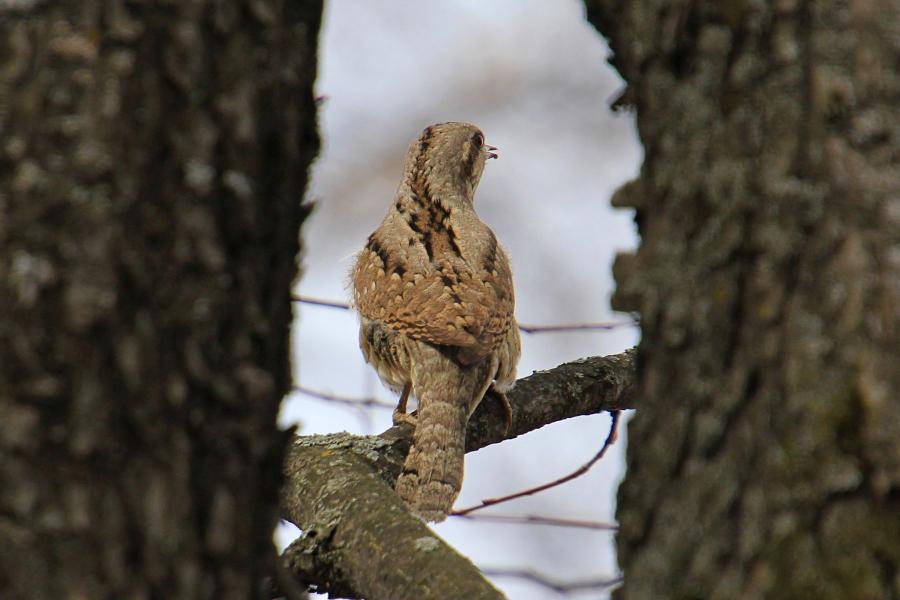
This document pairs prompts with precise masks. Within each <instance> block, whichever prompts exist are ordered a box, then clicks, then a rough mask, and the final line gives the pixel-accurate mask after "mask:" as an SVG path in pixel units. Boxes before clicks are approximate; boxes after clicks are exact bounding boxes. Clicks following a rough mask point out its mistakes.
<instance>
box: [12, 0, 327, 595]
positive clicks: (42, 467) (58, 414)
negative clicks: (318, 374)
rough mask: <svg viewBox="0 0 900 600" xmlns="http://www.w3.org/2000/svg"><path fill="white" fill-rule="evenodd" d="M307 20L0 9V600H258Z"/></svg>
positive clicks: (312, 131)
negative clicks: (69, 599)
mask: <svg viewBox="0 0 900 600" xmlns="http://www.w3.org/2000/svg"><path fill="white" fill-rule="evenodd" d="M320 13H321V2H319V1H315V0H309V1H296V2H280V1H276V0H254V1H249V2H234V3H232V2H212V1H210V0H198V1H193V2H183V3H177V2H172V3H155V2H139V3H135V2H128V3H123V2H118V1H115V0H114V1H105V2H101V1H99V0H82V1H81V2H59V3H57V2H46V3H45V2H3V3H0V459H2V460H0V540H2V542H0V597H3V598H10V599H17V598H29V599H32V598H37V599H41V598H91V599H93V598H248V597H255V596H258V595H259V589H260V586H259V583H260V580H261V575H262V572H263V571H264V570H265V569H267V568H268V567H270V566H271V563H270V562H269V561H270V560H271V558H270V557H271V556H272V555H273V554H274V552H273V548H272V541H271V536H272V528H273V525H274V523H275V520H276V517H277V514H278V513H277V502H278V491H279V486H280V482H281V476H280V469H281V461H282V457H283V454H284V449H285V444H286V436H285V434H281V433H279V432H278V431H277V429H276V424H275V416H276V411H277V408H278V405H279V402H280V400H281V398H282V396H283V395H284V394H285V392H286V391H287V390H288V388H289V385H290V373H289V364H288V357H289V347H288V327H289V324H290V322H291V304H290V296H289V293H290V287H291V284H292V282H293V280H294V278H295V276H296V257H297V254H298V251H299V245H298V229H299V226H300V223H301V222H302V221H303V219H304V217H305V216H306V214H307V212H308V211H307V209H306V208H304V207H303V206H302V205H301V199H302V195H303V192H304V189H305V186H306V180H307V176H306V173H307V167H308V165H309V163H310V161H311V160H312V158H313V157H314V156H315V154H316V152H317V149H318V135H317V133H316V126H315V105H314V100H313V95H312V83H313V80H314V77H315V72H316V42H317V33H318V27H319V19H320Z"/></svg>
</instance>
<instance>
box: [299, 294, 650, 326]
mask: <svg viewBox="0 0 900 600" xmlns="http://www.w3.org/2000/svg"><path fill="white" fill-rule="evenodd" d="M291 300H293V301H294V302H302V303H304V304H312V305H314V306H324V307H327V308H339V309H342V310H349V309H350V305H349V304H348V303H346V302H337V301H334V300H320V299H318V298H310V297H309V296H291ZM636 325H637V321H635V320H630V321H611V322H608V323H572V324H566V325H531V324H527V323H519V330H520V331H522V332H523V333H529V334H531V333H559V332H572V331H608V330H610V329H618V328H620V327H633V326H636Z"/></svg>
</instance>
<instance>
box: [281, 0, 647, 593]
mask: <svg viewBox="0 0 900 600" xmlns="http://www.w3.org/2000/svg"><path fill="white" fill-rule="evenodd" d="M583 12H584V8H583V5H582V3H581V2H579V1H576V0H565V1H562V0H561V1H558V2H544V1H538V0H532V1H524V0H495V1H494V2H490V3H486V2H479V1H477V0H469V1H466V0H456V1H454V2H443V3H414V2H409V1H402V0H383V1H381V2H377V3H375V2H371V3H363V2H353V1H351V0H332V1H330V2H327V3H326V10H325V17H324V22H323V28H322V33H321V38H320V50H319V56H320V65H319V79H318V83H317V94H319V95H320V96H321V97H322V105H321V112H320V129H321V133H322V137H323V147H322V152H321V154H320V156H319V159H318V161H317V163H316V164H315V166H314V173H313V178H312V186H311V189H310V192H309V197H310V198H311V199H314V200H316V202H317V208H316V211H315V213H314V215H313V217H312V218H311V219H310V220H309V221H308V225H307V226H306V228H305V230H304V231H303V237H304V245H305V247H306V248H307V251H306V255H305V257H304V260H303V266H304V273H303V278H302V280H301V281H300V282H299V283H298V285H297V287H296V289H295V292H296V293H298V294H301V295H304V296H309V297H314V298H320V299H327V300H334V301H346V300H347V298H348V293H347V289H346V284H347V279H348V271H349V269H350V267H351V264H352V257H353V254H354V253H355V252H356V251H357V250H359V249H360V248H361V247H362V245H363V243H364V242H365V239H366V237H367V236H368V234H369V233H371V231H372V230H374V229H375V228H376V227H377V226H378V224H379V223H380V221H381V219H382V217H383V216H384V213H385V212H386V211H387V207H388V204H389V202H390V200H391V199H392V197H393V195H394V192H395V190H396V188H397V185H398V184H399V182H400V177H401V173H402V165H403V156H404V153H405V151H406V148H407V146H408V145H409V143H410V141H412V140H413V139H414V138H415V137H417V136H418V134H419V133H420V132H421V130H422V129H423V128H425V127H426V126H428V125H430V124H433V123H437V122H442V121H469V122H472V123H475V124H476V125H478V126H479V127H481V128H482V130H483V131H484V132H485V136H486V138H487V143H489V144H492V145H494V146H497V147H499V149H500V150H499V154H500V159H499V160H497V161H491V162H489V163H488V165H487V168H486V170H485V174H484V177H483V179H482V182H481V186H480V188H479V190H478V193H477V194H476V209H477V210H478V213H479V214H480V216H481V218H482V220H484V221H485V222H486V223H488V224H489V225H490V226H491V227H492V228H493V229H494V231H495V233H496V234H497V236H498V238H499V239H500V240H501V242H502V243H503V245H504V246H505V247H506V249H507V252H508V253H509V255H510V258H511V260H512V265H513V274H514V279H515V285H516V300H517V302H516V315H517V318H518V319H519V321H520V322H522V323H528V324H560V323H566V324H569V323H583V322H605V321H627V320H629V317H628V315H622V314H616V313H613V312H612V311H611V309H610V308H609V297H610V294H611V293H612V290H613V286H614V283H613V280H612V276H611V272H610V270H611V264H612V259H613V257H614V255H615V253H616V252H618V251H621V250H627V249H631V248H633V247H635V245H636V244H637V239H636V234H635V228H634V226H633V223H632V214H631V213H630V212H629V211H620V210H613V209H611V208H610V206H609V197H610V195H611V194H612V192H613V191H614V190H615V189H616V188H617V187H618V186H619V185H621V184H622V183H624V182H625V181H627V180H629V179H631V178H633V177H634V176H635V175H636V174H637V171H638V168H639V165H640V161H641V148H640V145H639V143H638V140H637V135H636V131H635V125H634V118H633V115H632V114H629V113H613V112H612V111H610V110H609V108H608V105H609V101H610V100H611V99H612V98H614V97H615V96H616V94H617V92H618V91H619V90H620V88H621V86H622V82H621V80H620V79H619V77H618V76H617V75H616V73H615V72H614V71H613V70H612V69H611V68H610V67H609V66H608V65H607V64H606V57H607V54H608V52H609V50H608V48H607V45H606V43H605V41H604V40H603V39H602V38H601V37H600V36H599V35H598V34H597V33H596V31H595V30H594V29H593V28H592V27H590V26H589V25H588V24H587V23H586V22H585V21H584V15H583ZM295 312H296V321H295V324H294V330H293V348H294V359H295V360H294V364H295V373H294V377H295V384H296V385H297V386H302V387H303V388H307V389H310V390H316V391H320V392H325V393H328V394H334V395H337V396H342V397H351V398H363V397H374V398H378V399H380V400H384V401H386V402H387V403H394V402H395V401H396V398H395V397H394V396H393V395H392V394H391V393H390V392H389V391H388V390H386V389H384V388H383V387H382V386H381V384H380V382H379V381H378V379H377V377H376V375H375V373H374V371H372V369H371V368H370V367H368V366H367V365H366V364H365V363H364V362H363V360H362V356H361V354H360V352H359V348H358V345H357V320H356V317H355V315H354V314H353V313H351V312H349V311H346V310H340V309H334V308H327V307H320V306H314V305H309V304H297V305H296V311H295ZM638 335H639V332H638V330H637V328H636V327H634V326H624V327H619V328H616V329H614V330H611V331H591V332H560V333H542V334H532V335H529V334H525V333H523V335H522V342H523V351H522V360H521V362H520V363H519V376H520V377H522V376H526V375H529V374H531V373H532V372H533V371H535V370H543V369H549V368H552V367H554V366H556V365H558V364H560V363H562V362H566V361H569V360H573V359H576V358H580V357H583V356H591V355H598V354H601V355H602V354H612V353H616V352H620V351H622V350H624V349H626V348H628V347H630V346H632V345H634V344H636V343H637V341H638ZM281 423H282V425H283V426H289V425H293V424H297V425H298V426H299V429H300V432H301V433H303V434H311V433H325V432H333V431H341V430H346V431H350V432H353V433H360V434H370V433H378V432H380V431H383V430H384V429H386V428H387V427H389V426H390V424H391V412H390V409H383V408H378V407H374V408H373V407H369V408H367V409H360V408H355V407H353V406H350V405H346V404H342V403H336V402H329V401H327V400H323V399H321V398H315V397H313V396H310V395H308V394H303V393H299V392H298V393H295V394H293V395H292V396H291V397H290V398H289V399H288V400H287V401H286V402H285V403H284V405H283V408H282V414H281ZM608 428H609V417H608V416H607V415H597V416H593V417H582V418H578V419H573V420H569V421H566V422H563V423H557V424H554V425H551V426H548V427H545V428H543V429H542V430H540V431H536V432H533V433H530V434H528V435H526V436H522V437H520V438H518V439H516V440H512V441H507V442H504V443H502V444H497V445H494V446H491V447H488V448H485V449H483V450H480V451H478V452H476V453H473V454H469V455H468V456H467V457H466V478H465V482H464V484H463V489H462V494H461V495H460V497H459V500H458V501H457V504H456V505H457V507H464V506H469V505H472V504H475V503H477V502H479V501H480V500H481V499H482V498H487V497H494V496H499V495H503V494H508V493H512V492H516V491H519V490H521V489H525V488H528V487H531V486H534V485H538V484H541V483H544V482H547V481H550V480H552V479H555V478H557V477H559V476H562V475H564V474H567V473H569V472H570V471H572V470H574V469H575V468H577V467H578V466H580V465H581V464H583V463H584V462H586V461H587V460H588V459H590V458H591V457H592V456H593V455H594V454H595V453H596V451H597V450H598V449H599V448H600V446H601V445H602V443H603V440H604V439H605V437H606V435H607V431H608ZM624 434H625V427H624V426H623V427H621V428H620V437H619V442H618V443H617V444H616V445H615V446H614V447H613V449H612V450H611V452H610V453H608V455H607V457H606V458H604V459H603V460H602V461H601V462H600V463H599V464H598V465H596V466H595V467H594V469H593V470H592V471H590V472H589V473H588V474H586V475H584V476H582V477H580V478H579V479H577V480H575V481H572V482H570V483H568V484H565V485H563V486H561V487H558V488H555V489H552V490H549V491H546V492H544V493H541V494H538V495H535V496H532V497H529V498H523V499H519V500H515V501H513V502H509V503H506V504H502V505H499V506H497V507H493V508H491V509H488V510H485V511H482V513H479V514H502V515H524V514H538V515H544V516H552V517H559V518H569V519H587V520H592V521H602V522H610V523H611V522H613V521H614V515H615V491H616V487H617V485H618V482H619V480H620V479H621V477H622V475H623V470H624V458H623V457H624V449H625V445H626V443H627V439H626V436H625V435H624ZM434 529H435V531H436V532H437V533H438V534H439V535H440V536H442V537H443V538H444V539H446V540H447V541H448V542H449V543H450V544H452V545H453V546H455V547H456V548H457V549H458V550H459V551H460V552H462V553H463V554H465V555H466V556H468V557H469V558H470V559H471V560H472V561H473V562H474V563H475V564H476V565H478V566H479V567H482V568H483V569H485V570H486V571H489V572H496V571H502V570H510V569H511V570H521V569H526V570H531V571H535V572H537V573H540V574H542V575H544V576H546V577H548V578H550V579H552V580H554V581H559V582H566V583H572V582H578V581H588V580H596V579H606V578H610V577H615V576H616V575H618V571H617V567H616V561H615V553H614V540H613V534H612V533H610V532H607V531H598V530H588V529H575V528H562V527H554V526H546V525H534V524H528V525H523V524H509V523H492V522H484V521H477V520H471V521H470V520H467V519H462V518H456V517H451V518H450V519H448V520H447V521H446V522H445V523H442V524H439V525H436V526H434ZM296 535H297V530H296V529H295V528H293V527H291V526H288V525H283V526H282V527H281V528H280V529H279V530H278V532H277V535H276V541H277V542H278V544H279V545H280V546H284V545H286V544H287V543H289V542H290V540H291V539H293V538H294V537H295V536H296ZM491 579H492V580H493V581H494V582H495V584H496V585H497V586H498V587H500V588H501V589H503V590H504V591H505V592H506V593H507V594H508V595H509V597H510V598H515V599H520V598H521V599H538V598H553V597H556V596H557V595H558V594H557V593H556V592H553V591H552V590H549V589H548V588H546V587H542V586H540V585H537V584H535V583H534V582H531V581H528V580H526V579H523V578H521V577H513V576H508V575H503V574H499V573H498V574H495V575H493V576H492V577H491ZM606 596H607V592H606V591H602V592H598V591H597V589H593V590H589V591H585V592H582V593H571V594H569V595H568V597H584V598H587V597H590V598H598V597H599V598H604V597H606Z"/></svg>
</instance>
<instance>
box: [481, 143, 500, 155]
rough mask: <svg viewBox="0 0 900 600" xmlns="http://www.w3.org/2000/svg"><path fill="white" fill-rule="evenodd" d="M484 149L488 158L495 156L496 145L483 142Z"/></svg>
mask: <svg viewBox="0 0 900 600" xmlns="http://www.w3.org/2000/svg"><path fill="white" fill-rule="evenodd" d="M484 149H485V150H487V157H488V158H497V152H496V150H497V146H489V145H488V144H485V145H484Z"/></svg>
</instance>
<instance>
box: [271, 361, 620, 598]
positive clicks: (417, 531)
mask: <svg viewBox="0 0 900 600" xmlns="http://www.w3.org/2000/svg"><path fill="white" fill-rule="evenodd" d="M633 379H634V351H628V352H625V353H622V354H619V355H615V356H609V357H604V358H590V359H583V360H580V361H575V362H572V363H567V364H564V365H560V366H559V367H557V368H555V369H552V370H550V371H542V372H539V373H535V374H534V375H532V376H530V377H526V378H524V379H521V380H520V381H519V382H517V383H516V387H515V388H513V390H512V391H511V392H510V393H509V394H508V398H509V401H510V404H511V405H512V407H513V423H512V425H511V428H510V431H509V434H508V436H504V428H505V420H504V417H503V413H502V409H501V408H500V405H499V403H498V402H492V401H491V400H490V398H488V399H486V400H485V401H484V402H482V404H481V405H480V406H479V408H478V410H476V412H475V414H473V415H472V420H471V422H470V427H469V429H468V436H467V440H466V447H467V451H469V452H471V451H475V450H477V449H479V448H483V447H484V446H487V445H490V444H495V443H499V442H501V441H503V440H504V439H509V438H513V437H517V436H519V435H522V434H524V433H527V432H529V431H532V430H534V429H537V428H539V427H542V426H544V425H547V424H549V423H553V422H556V421H560V420H562V419H567V418H570V417H575V416H579V415H586V414H593V413H598V412H601V411H605V410H619V409H624V408H631V407H632V406H633V400H634V397H633V394H632V381H633ZM603 433H604V432H598V435H597V441H598V445H599V444H600V443H602V439H603ZM411 434H412V431H411V427H409V426H406V425H403V426H397V427H392V428H391V429H389V430H387V431H386V432H384V433H382V434H381V435H378V436H354V435H350V434H348V433H337V434H330V435H323V436H300V437H298V438H297V439H296V440H295V442H294V445H293V446H292V448H291V451H290V452H289V454H288V459H287V462H286V467H285V470H286V485H285V489H284V493H283V494H284V495H283V499H282V507H283V511H284V515H285V518H287V519H288V520H290V521H291V522H293V523H295V524H296V525H297V526H298V527H300V528H301V529H302V530H303V531H304V535H303V537H301V538H300V539H299V540H297V541H296V542H295V543H294V544H293V545H292V546H291V547H289V548H288V550H287V551H286V552H285V556H284V559H285V563H286V565H287V566H288V568H289V569H290V570H291V571H292V572H293V573H295V574H296V575H297V576H298V578H299V579H300V581H301V582H303V583H304V584H307V585H312V586H314V587H316V588H317V589H319V590H321V591H329V592H330V593H331V594H332V596H338V597H352V598H368V599H369V600H382V599H383V600H403V599H405V598H410V599H416V600H428V599H431V598H434V599H443V598H502V597H503V596H502V594H500V592H498V591H497V590H496V589H495V588H494V587H493V586H491V585H490V583H488V582H487V581H486V580H485V579H484V577H482V575H481V574H480V573H479V571H478V569H477V568H476V567H475V566H474V565H472V563H471V562H469V561H468V560H467V559H465V558H464V557H462V556H460V555H459V554H458V553H456V551H454V550H453V549H452V548H450V547H449V546H447V545H446V543H444V542H443V541H442V540H441V539H440V538H439V537H437V536H435V535H434V533H432V532H431V531H430V530H429V529H428V528H427V527H426V526H425V525H424V524H423V523H422V522H421V521H419V520H418V519H417V518H416V517H414V516H412V514H411V513H410V512H409V510H408V509H406V507H404V506H403V504H402V503H401V502H400V498H399V497H398V496H397V494H396V493H395V492H394V491H393V484H394V480H395V479H396V477H397V475H398V474H399V473H400V469H401V467H402V466H403V460H404V458H405V456H406V452H407V451H408V450H409V445H410V441H411ZM386 549H389V550H386Z"/></svg>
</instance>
